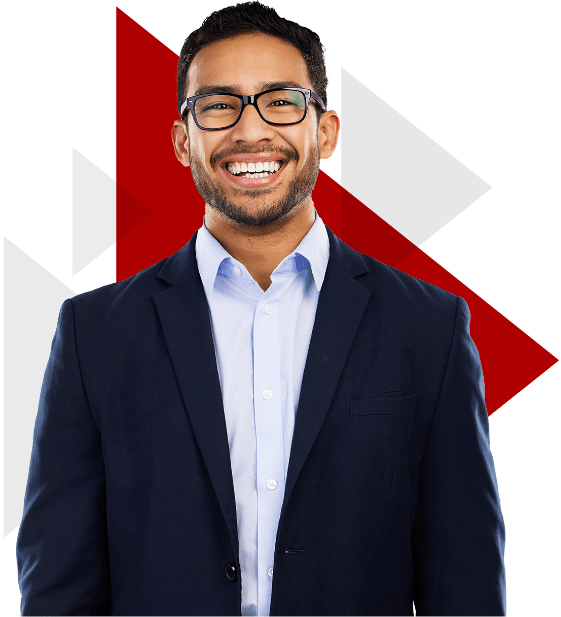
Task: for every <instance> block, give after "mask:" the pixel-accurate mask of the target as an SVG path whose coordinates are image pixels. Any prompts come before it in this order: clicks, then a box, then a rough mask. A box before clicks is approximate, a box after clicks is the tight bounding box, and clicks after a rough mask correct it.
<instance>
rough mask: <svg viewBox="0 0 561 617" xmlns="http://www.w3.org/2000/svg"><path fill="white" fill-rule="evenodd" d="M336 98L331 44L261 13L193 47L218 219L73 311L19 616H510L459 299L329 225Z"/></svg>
mask: <svg viewBox="0 0 561 617" xmlns="http://www.w3.org/2000/svg"><path fill="white" fill-rule="evenodd" d="M326 86H327V79H326V74H325V65H324V60H323V49H322V46H321V43H320V41H319V38H318V37H317V35H316V34H315V33H313V32H312V31H310V30H309V29H307V28H304V27H302V26H300V25H298V24H296V23H294V22H291V21H287V20H285V19H283V18H281V17H279V16H278V15H277V13H276V12H275V11H274V10H273V9H271V8H268V7H265V6H263V5H261V4H259V3H257V2H252V3H246V4H240V5H237V6H235V7H228V8H225V9H223V10H221V11H218V12H215V13H213V14H212V15H211V16H209V17H208V18H207V19H206V20H205V22H204V23H203V25H202V26H201V28H199V29H198V30H196V31H195V32H193V33H192V34H191V35H190V36H189V37H188V38H187V40H186V41H185V44H184V46H183V49H182V52H181V56H180V60H179V64H178V74H177V93H178V109H179V113H180V116H181V118H180V119H178V120H176V121H175V123H174V125H173V128H172V140H173V147H174V150H175V154H176V156H177V158H178V160H179V161H180V162H181V163H182V164H183V165H184V166H186V167H190V168H191V173H192V177H193V180H194V181H195V184H196V186H197V189H198V191H199V192H200V194H201V195H202V197H203V198H204V200H205V203H206V209H205V216H204V219H203V221H202V225H201V227H200V229H199V230H198V231H197V233H196V234H195V235H193V237H192V238H191V239H190V240H189V241H188V242H187V243H186V244H185V246H184V247H183V248H182V249H181V250H179V251H177V252H176V253H174V254H173V255H171V256H170V257H168V258H166V259H164V260H163V261H162V262H159V263H157V264H154V265H153V266H151V267H149V268H146V269H145V270H143V271H141V272H139V273H137V274H136V275H134V276H132V277H130V278H129V279H126V280H124V281H120V282H117V283H113V284H111V285H106V286H105V287H101V288H99V289H95V290H92V291H90V292H87V293H83V294H79V295H78V296H75V297H74V298H71V299H68V300H66V301H65V302H64V303H63V305H62V307H61V311H60V315H59V321H58V324H57V329H56V333H55V337H54V339H53V345H52V349H51V355H50V358H49V363H48V365H47V370H46V372H45V377H44V382H43V388H42V391H41V398H40V402H39V411H38V414H37V420H36V423H35V433H34V443H33V451H32V457H31V465H30V470H29V479H28V485H27V492H26V497H25V504H24V515H23V519H22V522H21V526H20V530H19V535H18V540H17V561H18V571H19V584H20V589H21V593H22V603H21V608H22V614H24V615H28V614H31V615H36V614H52V615H64V614H67V615H79V614H89V615H109V614H111V615H240V614H241V615H413V604H414V605H415V608H416V612H417V615H504V614H506V599H505V571H504V560H503V557H504V541H505V527H504V522H503V517H502V513H501V507H500V501H499V496H498V489H497V481H496V476H495V469H494V464H493V457H492V455H491V451H490V444H489V420H488V415H487V411H486V408H485V401H484V383H483V376H482V370H481V364H480V361H479V356H478V353H477V349H476V347H475V345H474V343H473V341H472V339H471V337H470V334H469V319H470V314H469V310H468V307H467V304H466V302H465V300H464V299H463V298H461V297H458V296H454V295H452V294H450V293H448V292H446V291H444V290H441V289H439V288H437V287H434V286H433V285H430V284H428V283H426V282H424V281H420V280H417V279H415V278H412V277H411V276H408V275H407V274H404V273H402V272H400V271H399V270H396V269H394V268H390V267H388V266H386V265H384V264H383V263H381V262H379V261H377V260H375V259H372V258H370V257H367V256H365V255H362V254H359V253H357V252H355V251H354V250H353V249H351V248H350V247H349V246H347V245H346V244H344V243H343V242H342V241H341V240H340V239H338V238H337V237H336V236H335V235H334V234H333V232H332V231H331V230H330V229H329V228H328V227H327V226H326V225H324V223H323V221H322V220H321V218H320V216H319V215H318V211H319V212H321V208H322V204H320V203H318V204H317V211H316V204H314V203H313V201H312V197H311V194H312V189H313V187H314V184H315V181H316V178H317V175H318V171H319V164H320V159H321V158H327V157H329V156H331V154H332V153H333V151H334V149H335V147H336V145H337V139H338V134H339V119H338V117H337V115H336V113H335V112H334V111H330V110H328V109H327V95H326ZM188 181H190V180H189V179H188V177H187V176H186V179H185V182H188ZM185 207H189V204H185Z"/></svg>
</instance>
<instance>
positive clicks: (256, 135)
mask: <svg viewBox="0 0 561 617" xmlns="http://www.w3.org/2000/svg"><path fill="white" fill-rule="evenodd" d="M274 137H275V131H274V128H273V127H272V126H271V125H270V124H267V123H266V122H265V120H263V118H261V116H260V115H259V112H258V111H257V109H256V108H255V106H254V105H246V106H245V108H244V110H243V112H242V115H241V118H240V119H239V120H238V122H237V124H235V125H234V126H233V127H232V133H231V135H230V139H231V140H232V141H237V142H239V141H243V142H246V143H248V144H256V143H259V142H260V141H269V140H272V139H274Z"/></svg>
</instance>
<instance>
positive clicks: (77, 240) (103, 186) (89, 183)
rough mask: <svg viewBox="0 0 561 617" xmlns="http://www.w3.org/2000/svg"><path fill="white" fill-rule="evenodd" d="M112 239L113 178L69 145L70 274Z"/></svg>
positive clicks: (105, 246) (97, 253) (97, 254)
mask: <svg viewBox="0 0 561 617" xmlns="http://www.w3.org/2000/svg"><path fill="white" fill-rule="evenodd" d="M114 243H115V180H113V179H112V178H110V177H109V176H108V175H107V174H106V173H105V172H104V171H102V170H101V169H99V167H97V166H96V165H94V164H93V163H92V162H91V161H90V160H89V159H87V158H86V157H85V156H84V155H82V154H80V152H78V151H77V150H76V149H75V148H72V274H73V275H74V274H76V273H77V272H79V271H80V270H82V268H85V267H86V266H87V265H88V264H89V263H91V262H92V261H93V260H94V259H96V258H97V257H99V255H101V253H103V252H104V251H105V250H106V249H108V248H109V247H110V246H112V245H113V244H114Z"/></svg>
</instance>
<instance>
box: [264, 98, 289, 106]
mask: <svg viewBox="0 0 561 617" xmlns="http://www.w3.org/2000/svg"><path fill="white" fill-rule="evenodd" d="M269 105H273V106H274V107H283V106H284V105H294V103H293V102H292V101H288V100H287V99H277V100H276V101H271V102H270V103H269Z"/></svg>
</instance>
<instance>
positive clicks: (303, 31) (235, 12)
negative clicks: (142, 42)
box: [177, 2, 327, 120]
mask: <svg viewBox="0 0 561 617" xmlns="http://www.w3.org/2000/svg"><path fill="white" fill-rule="evenodd" d="M255 32H261V33H263V34H270V35H272V36H276V37H278V38H280V39H283V40H285V41H287V42H289V43H291V44H292V45H294V47H296V48H297V49H298V50H299V51H300V53H301V54H302V56H303V57H304V60H305V62H306V65H307V67H308V76H309V79H310V82H311V84H312V89H313V90H314V92H316V94H318V95H319V96H320V98H321V99H322V100H323V103H324V105H325V106H326V107H327V75H326V72H325V60H324V56H323V52H324V47H323V45H322V44H321V41H320V39H319V36H318V35H317V34H316V33H315V32H313V31H312V30H310V29H309V28H306V27H304V26H300V25H299V24H297V23H295V22H293V21H290V20H288V19H284V18H283V17H280V16H279V15H278V14H277V12H276V11H275V9H273V8H271V7H269V6H265V5H264V4H261V3H260V2H244V3H242V4H236V5H235V6H228V7H225V8H223V9H220V10H219V11H215V12H214V13H211V14H210V15H209V16H208V17H207V18H206V19H205V20H204V21H203V23H202V25H201V27H200V28H198V29H197V30H194V31H193V32H191V34H190V35H189V36H188V37H187V38H186V39H185V43H183V47H182V48H181V54H180V55H179V62H178V63H177V108H178V111H179V113H181V105H182V104H183V102H184V101H185V98H186V96H187V72H188V70H189V66H190V65H191V62H192V61H193V58H194V57H195V55H196V54H197V52H199V51H200V50H201V49H202V48H203V47H204V46H205V45H208V44H209V43H212V42H214V41H218V40H221V39H226V38H230V37H234V36H237V35H239V34H250V33H255ZM318 110H319V108H318ZM318 110H316V111H318ZM320 116H321V113H319V111H318V113H317V117H318V120H319V117H320Z"/></svg>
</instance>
